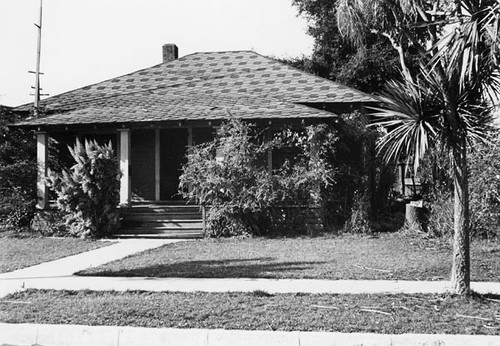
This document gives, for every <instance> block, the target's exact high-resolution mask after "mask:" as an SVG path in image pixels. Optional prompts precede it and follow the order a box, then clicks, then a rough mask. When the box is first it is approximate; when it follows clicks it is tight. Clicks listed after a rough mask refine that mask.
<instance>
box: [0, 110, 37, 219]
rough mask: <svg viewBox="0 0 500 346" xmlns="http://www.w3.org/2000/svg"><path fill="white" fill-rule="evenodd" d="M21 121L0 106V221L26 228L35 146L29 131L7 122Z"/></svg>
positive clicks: (31, 207)
mask: <svg viewBox="0 0 500 346" xmlns="http://www.w3.org/2000/svg"><path fill="white" fill-rule="evenodd" d="M19 120H21V118H20V117H19V115H16V114H14V113H13V112H12V111H11V110H10V109H9V108H7V107H3V106H0V222H1V223H2V224H3V225H4V226H10V227H13V228H19V227H21V228H27V227H29V225H30V222H31V219H32V218H33V215H34V213H35V204H36V174H37V165H36V147H35V141H34V140H33V132H32V131H25V130H22V129H18V128H9V127H7V125H9V124H13V123H15V122H17V121H19Z"/></svg>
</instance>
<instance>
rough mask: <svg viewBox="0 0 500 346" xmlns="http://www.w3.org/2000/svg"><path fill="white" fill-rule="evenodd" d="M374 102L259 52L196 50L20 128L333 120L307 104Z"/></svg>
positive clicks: (88, 91) (61, 99) (97, 88)
mask: <svg viewBox="0 0 500 346" xmlns="http://www.w3.org/2000/svg"><path fill="white" fill-rule="evenodd" d="M375 101H376V100H375V99H374V98H373V97H371V96H370V95H367V94H364V93H362V92H360V91H357V90H355V89H351V88H348V87H345V86H342V85H340V84H338V83H335V82H332V81H329V80H327V79H323V78H319V77H316V76H313V75H311V74H308V73H305V72H302V71H299V70H297V69H295V68H293V67H290V66H287V65H285V64H283V63H280V62H278V61H276V60H273V59H270V58H267V57H264V56H262V55H260V54H257V53H255V52H250V51H240V52H214V53H194V54H191V55H187V56H185V57H182V58H180V59H178V60H174V61H171V62H168V63H163V64H159V65H156V66H153V67H150V68H147V69H144V70H139V71H136V72H133V73H130V74H128V75H124V76H121V77H117V78H113V79H110V80H107V81H104V82H101V83H97V84H94V85H89V86H86V87H83V88H80V89H77V90H74V91H70V92H66V93H63V94H60V95H56V96H53V97H50V98H47V99H45V100H43V101H42V102H41V104H42V106H43V107H46V108H47V110H48V111H50V112H53V113H54V112H55V114H53V115H50V116H48V117H45V118H39V119H33V120H30V121H25V122H23V123H21V124H19V125H65V124H80V123H85V124H90V123H117V122H143V121H162V120H181V119H182V120H185V119H188V120H191V119H196V120H198V119H223V118H227V117H228V114H232V115H233V116H235V117H242V118H268V117H269V118H289V117H294V118H297V117H301V118H302V117H331V116H335V115H334V114H332V113H330V112H326V111H321V110H317V109H314V108H312V107H307V106H305V105H301V104H307V103H367V102H375ZM30 107H31V105H24V106H20V107H18V108H17V109H16V110H19V111H23V110H29V109H30Z"/></svg>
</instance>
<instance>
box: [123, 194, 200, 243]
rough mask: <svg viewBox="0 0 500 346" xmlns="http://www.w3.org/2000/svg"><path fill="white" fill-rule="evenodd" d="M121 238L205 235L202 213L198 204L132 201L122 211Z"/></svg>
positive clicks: (192, 236) (196, 236) (198, 236)
mask: <svg viewBox="0 0 500 346" xmlns="http://www.w3.org/2000/svg"><path fill="white" fill-rule="evenodd" d="M115 236H116V237H119V238H202V237H203V220H202V213H201V211H200V208H199V206H197V205H185V204H157V203H151V204H148V203H140V204H133V205H132V206H131V207H129V208H124V209H122V210H121V228H120V230H119V231H118V233H117V234H115Z"/></svg>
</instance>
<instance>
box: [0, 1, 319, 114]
mask: <svg viewBox="0 0 500 346" xmlns="http://www.w3.org/2000/svg"><path fill="white" fill-rule="evenodd" d="M291 1H292V0H43V21H42V58H41V71H42V72H43V73H44V75H43V76H42V77H41V87H42V88H43V91H42V92H43V93H48V94H50V95H57V94H60V93H62V92H65V91H69V90H73V89H76V88H79V87H83V86H85V85H89V84H93V83H96V82H100V81H103V80H106V79H109V78H114V77H117V76H120V75H123V74H126V73H130V72H133V71H136V70H139V69H142V68H146V67H149V66H153V65H156V64H159V63H161V62H162V52H161V47H162V45H163V44H165V43H175V44H176V45H177V46H178V47H179V56H181V57H182V56H184V55H187V54H191V53H195V52H207V51H227V50H254V51H256V52H258V53H261V54H264V55H267V56H272V57H299V56H302V55H306V56H309V55H310V54H311V52H312V46H313V40H312V38H311V37H309V36H308V35H307V34H306V28H307V22H306V20H305V19H304V18H302V17H298V16H297V14H298V13H297V9H296V8H295V7H292V5H291ZM39 6H40V0H0V104H3V105H7V106H17V105H21V104H24V103H28V102H32V101H33V96H30V93H33V90H32V89H31V86H33V85H34V80H35V76H34V75H33V74H30V73H28V71H30V70H31V71H34V70H35V64H36V41H37V31H36V28H35V26H34V23H36V22H38V12H39Z"/></svg>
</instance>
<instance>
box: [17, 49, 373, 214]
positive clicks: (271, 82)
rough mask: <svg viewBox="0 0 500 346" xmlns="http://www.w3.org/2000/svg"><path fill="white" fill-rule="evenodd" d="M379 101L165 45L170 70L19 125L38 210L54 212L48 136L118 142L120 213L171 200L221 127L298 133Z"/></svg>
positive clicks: (266, 64)
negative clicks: (34, 176) (35, 166)
mask: <svg viewBox="0 0 500 346" xmlns="http://www.w3.org/2000/svg"><path fill="white" fill-rule="evenodd" d="M373 102H376V100H375V99H374V98H373V97H372V96H370V95H367V94H364V93H362V92H360V91H357V90H354V89H351V88H348V87H345V86H343V85H340V84H338V83H335V82H332V81H329V80H326V79H323V78H319V77H316V76H314V75H311V74H308V73H305V72H302V71H299V70H297V69H294V68H292V67H290V66H288V65H285V64H283V63H281V62H278V61H276V60H273V59H271V58H268V57H265V56H262V55H260V54H258V53H255V52H252V51H229V52H207V53H194V54H190V55H187V56H184V57H182V58H178V48H177V46H176V45H173V44H167V45H164V46H163V63H161V64H159V65H156V66H152V67H149V68H146V69H143V70H139V71H136V72H133V73H130V74H127V75H124V76H120V77H116V78H113V79H110V80H107V81H104V82H101V83H97V84H93V85H89V86H86V87H83V88H80V89H77V90H73V91H70V92H66V93H63V94H60V95H56V96H52V97H50V98H47V99H45V100H43V101H42V102H41V108H42V109H43V111H42V114H43V116H40V117H38V118H30V119H27V120H25V121H23V122H21V123H19V124H17V126H21V127H25V128H32V129H35V130H36V136H37V146H38V163H39V179H38V208H39V209H42V210H43V209H46V208H47V207H48V192H47V188H46V186H45V184H44V176H45V174H46V172H47V165H48V139H49V136H50V137H53V138H54V139H56V140H57V142H58V143H60V145H61V146H66V145H67V144H70V143H73V142H74V140H75V137H94V138H97V139H99V140H111V141H112V143H113V145H114V146H115V147H116V148H117V149H118V150H117V155H118V158H119V162H120V169H121V171H122V173H123V175H122V178H121V182H120V184H121V185H120V205H122V206H130V205H133V204H134V203H136V204H137V203H139V202H142V203H144V201H148V202H156V203H158V202H162V201H163V202H164V203H165V201H171V200H172V199H174V198H175V195H176V192H177V185H178V178H179V175H180V167H181V165H182V163H183V160H184V157H185V152H186V148H187V147H189V146H191V145H193V144H196V143H200V142H203V141H206V140H207V139H210V138H211V137H212V136H213V131H214V128H216V127H217V126H218V125H219V124H220V123H221V121H223V120H224V119H228V118H229V117H235V118H241V119H245V120H248V121H253V122H260V123H262V124H265V125H266V126H268V127H280V126H282V125H283V124H299V125H300V124H305V123H311V122H314V121H321V120H325V119H331V118H335V117H337V116H338V114H341V113H344V112H348V111H351V110H354V109H360V108H362V107H363V105H365V104H367V103H373ZM31 108H32V105H23V106H20V107H17V108H16V109H15V110H16V111H17V112H29V111H30V110H31ZM272 159H273V156H272V155H269V156H268V165H270V166H272Z"/></svg>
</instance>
